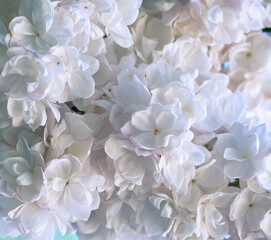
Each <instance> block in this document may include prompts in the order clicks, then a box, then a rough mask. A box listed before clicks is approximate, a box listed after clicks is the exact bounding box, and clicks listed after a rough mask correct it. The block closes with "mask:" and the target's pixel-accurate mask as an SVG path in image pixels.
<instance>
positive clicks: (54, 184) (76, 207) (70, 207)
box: [45, 154, 104, 221]
mask: <svg viewBox="0 0 271 240" xmlns="http://www.w3.org/2000/svg"><path fill="white" fill-rule="evenodd" d="M45 175H46V178H47V181H48V183H47V188H48V196H49V198H50V205H51V207H52V208H54V209H56V210H57V211H58V212H59V213H60V214H61V215H62V216H63V217H64V218H66V219H69V220H71V221H78V220H87V219H88V217H89V215H90V213H91V211H92V210H94V209H97V208H98V207H99V203H100V197H99V193H98V192H97V190H96V187H97V186H101V185H103V183H104V177H103V176H100V175H97V174H91V173H87V172H82V164H81V163H80V161H79V160H78V158H76V157H74V156H72V155H71V154H68V155H63V156H61V157H60V158H59V159H53V160H52V161H51V162H50V163H49V165H48V166H47V167H46V169H45Z"/></svg>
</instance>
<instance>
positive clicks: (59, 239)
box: [0, 231, 78, 240]
mask: <svg viewBox="0 0 271 240" xmlns="http://www.w3.org/2000/svg"><path fill="white" fill-rule="evenodd" d="M0 240H22V238H20V237H17V238H9V237H7V238H0ZM54 240H78V237H77V236H76V235H65V236H61V234H60V232H59V231H56V234H55V238H54Z"/></svg>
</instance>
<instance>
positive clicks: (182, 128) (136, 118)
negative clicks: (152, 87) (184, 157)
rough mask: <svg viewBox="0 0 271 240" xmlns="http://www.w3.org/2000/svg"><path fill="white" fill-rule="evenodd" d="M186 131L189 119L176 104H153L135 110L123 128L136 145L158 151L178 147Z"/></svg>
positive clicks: (162, 151) (123, 131) (122, 130)
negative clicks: (143, 108) (140, 109)
mask: <svg viewBox="0 0 271 240" xmlns="http://www.w3.org/2000/svg"><path fill="white" fill-rule="evenodd" d="M186 131H187V119H186V118H185V117H183V116H182V114H181V112H180V111H179V109H178V108H177V105H175V104H174V105H165V106H164V105H160V104H153V105H151V106H150V107H148V108H147V109H146V110H142V111H138V112H135V113H134V114H133V115H132V118H131V121H129V122H128V123H126V124H125V125H124V126H123V127H122V128H121V132H122V133H123V134H124V135H126V136H129V137H130V140H131V141H132V143H133V144H134V145H135V146H137V147H138V148H141V149H144V150H150V151H153V152H157V153H164V152H168V151H171V150H172V149H173V148H174V147H177V146H178V145H179V144H180V143H181V141H182V139H183V136H184V134H185V132H186Z"/></svg>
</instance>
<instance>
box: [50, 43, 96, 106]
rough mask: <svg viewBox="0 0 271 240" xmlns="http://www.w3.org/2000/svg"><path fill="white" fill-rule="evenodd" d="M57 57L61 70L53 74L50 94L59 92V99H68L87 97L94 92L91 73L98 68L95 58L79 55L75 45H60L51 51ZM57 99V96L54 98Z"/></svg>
mask: <svg viewBox="0 0 271 240" xmlns="http://www.w3.org/2000/svg"><path fill="white" fill-rule="evenodd" d="M52 54H53V55H55V56H57V57H59V62H57V64H59V65H60V66H61V71H60V72H59V73H58V74H57V75H55V79H54V83H53V86H52V88H53V89H52V91H54V93H52V92H51V94H52V95H53V94H55V95H57V94H59V93H62V94H61V95H60V97H58V98H59V101H61V102H62V101H64V102H66V101H69V100H74V99H76V98H88V97H90V96H92V95H93V94H94V91H95V90H94V89H95V83H94V80H93V78H92V75H93V74H94V73H96V72H97V71H98V69H99V62H98V60H97V59H95V58H93V57H91V56H87V55H80V53H79V51H78V50H77V49H76V48H75V47H70V46H66V47H61V48H57V49H56V50H54V51H53V52H52ZM56 99H57V98H56Z"/></svg>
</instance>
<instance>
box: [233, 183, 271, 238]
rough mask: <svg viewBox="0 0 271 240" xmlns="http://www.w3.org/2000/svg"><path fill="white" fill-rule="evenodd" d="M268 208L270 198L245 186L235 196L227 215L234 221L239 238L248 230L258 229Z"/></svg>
mask: <svg viewBox="0 0 271 240" xmlns="http://www.w3.org/2000/svg"><path fill="white" fill-rule="evenodd" d="M269 208H270V198H269V197H268V196H267V195H266V194H259V193H253V192H251V191H250V190H249V189H248V188H245V189H244V190H243V191H242V192H240V193H239V194H238V195H237V196H236V198H235V199H234V201H233V203H232V204H231V207H230V214H229V216H230V220H231V221H234V223H235V227H236V228H237V231H238V236H239V238H240V239H243V238H244V237H245V236H246V234H247V233H248V232H251V231H257V230H260V222H261V220H262V219H263V217H264V215H265V213H266V211H267V210H268V209H269Z"/></svg>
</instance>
